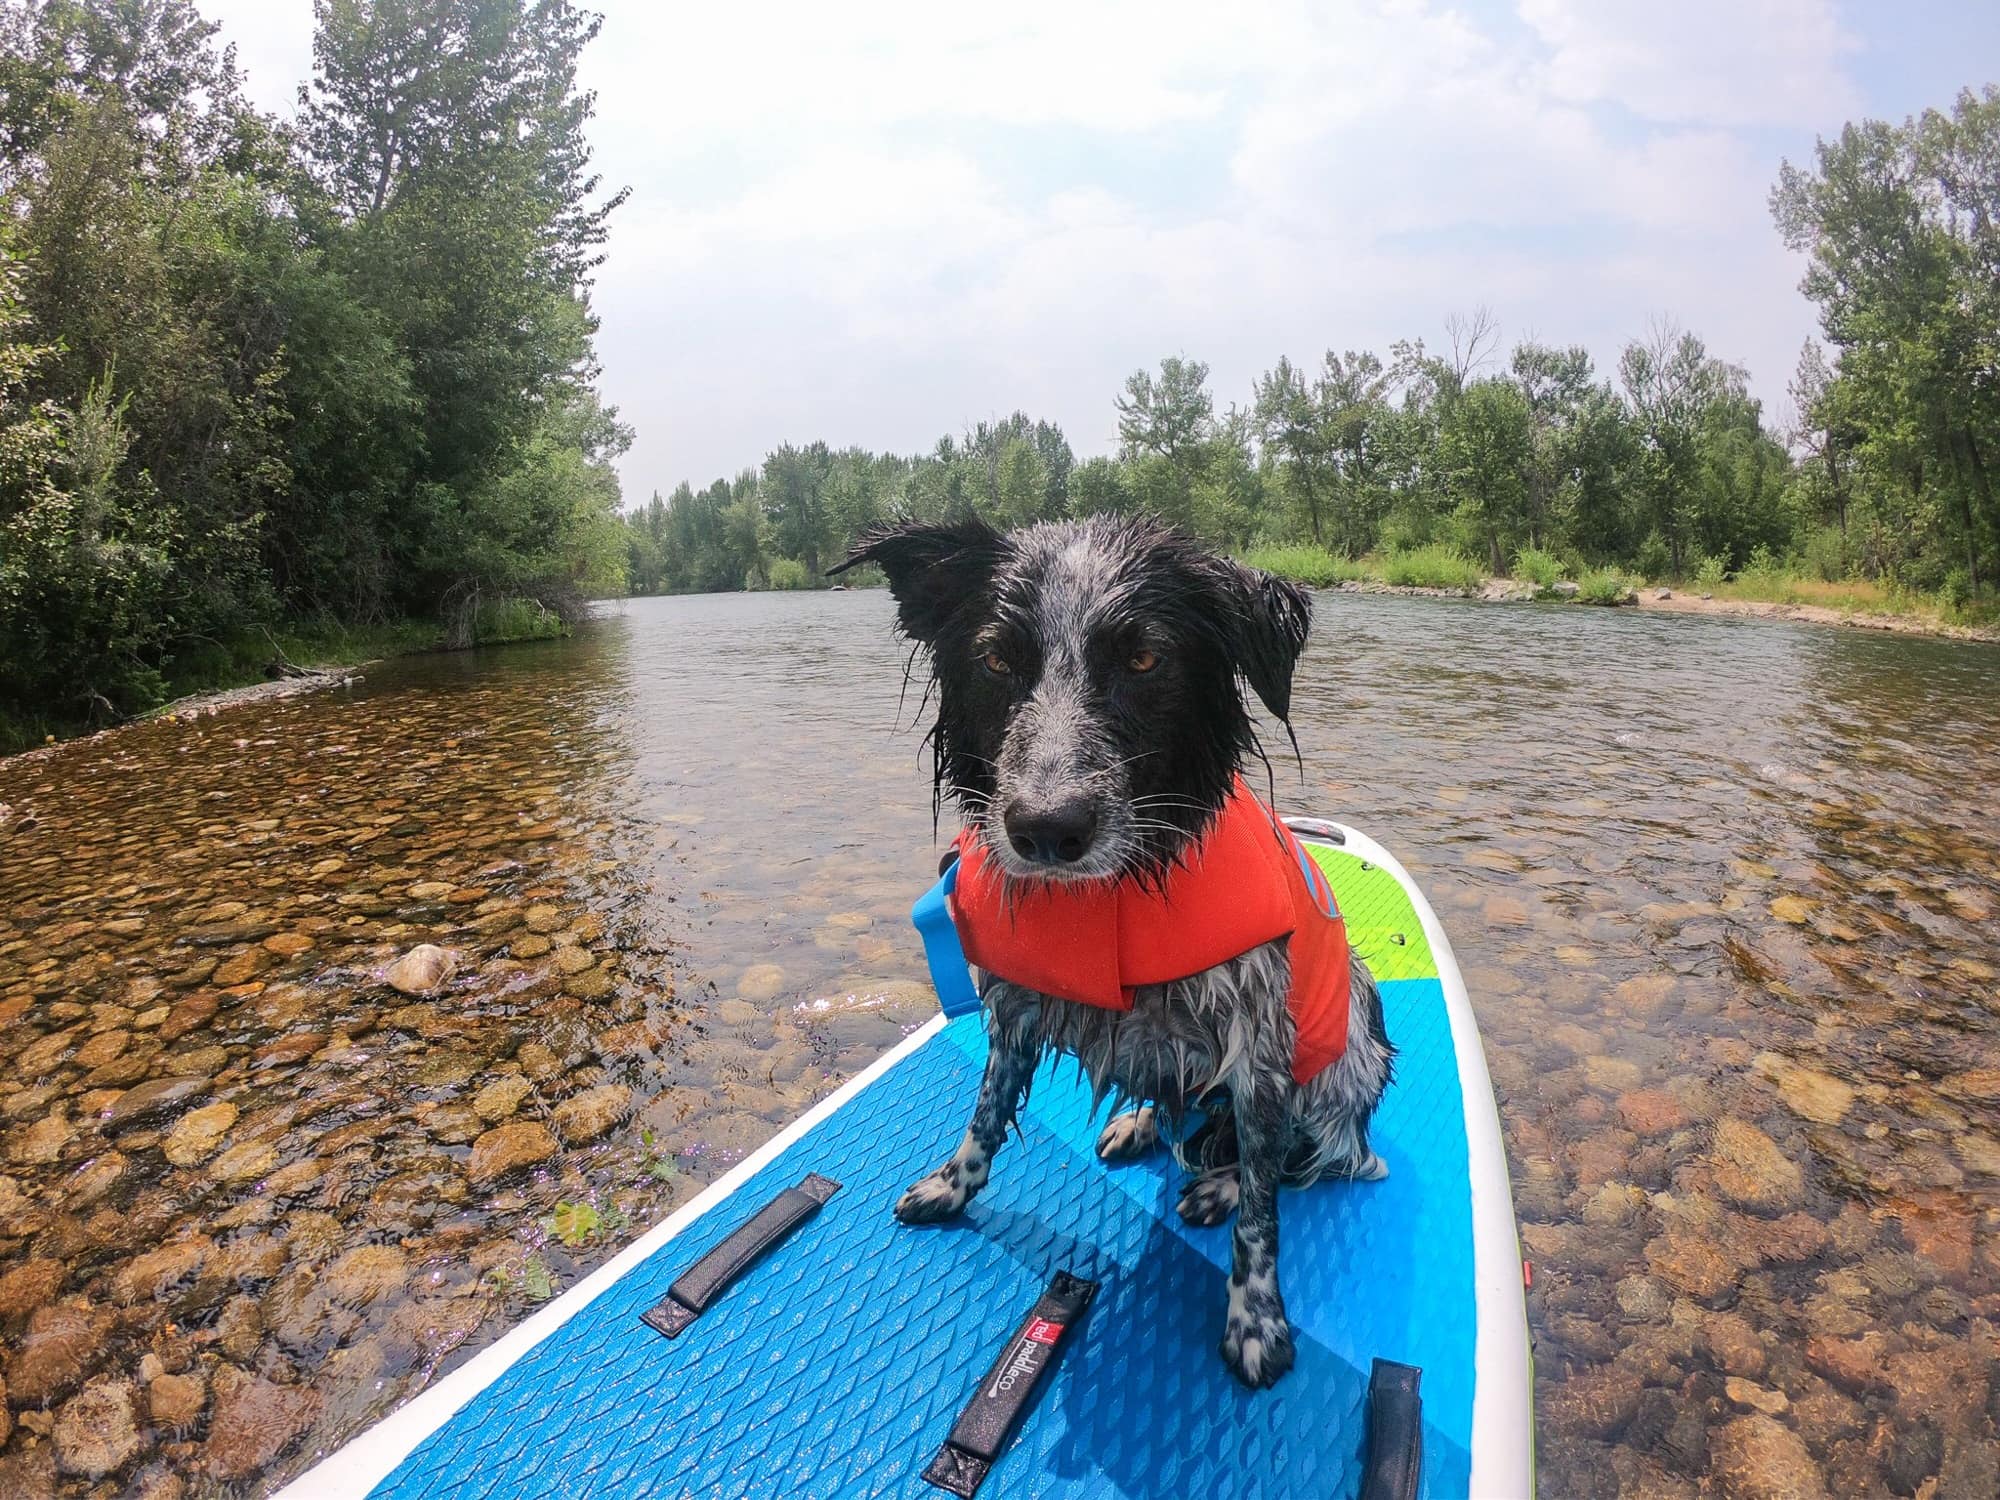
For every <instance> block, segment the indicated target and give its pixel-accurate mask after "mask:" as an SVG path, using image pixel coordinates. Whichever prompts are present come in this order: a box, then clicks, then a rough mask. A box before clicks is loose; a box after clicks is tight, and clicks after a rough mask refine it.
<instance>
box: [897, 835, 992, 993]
mask: <svg viewBox="0 0 2000 1500" xmlns="http://www.w3.org/2000/svg"><path fill="white" fill-rule="evenodd" d="M957 889H958V861H957V860H953V861H952V862H951V867H950V868H949V869H947V870H946V871H945V872H944V875H943V877H942V878H941V879H939V881H938V883H937V884H936V885H934V886H932V887H931V888H930V889H929V890H927V891H925V892H924V893H923V895H921V896H919V897H918V898H917V904H916V905H915V906H913V907H911V908H910V920H911V921H912V922H914V923H916V924H917V935H918V936H919V937H921V938H922V939H923V940H924V961H925V962H926V963H928V964H929V965H930V966H931V983H932V984H934V985H935V986H937V993H938V1005H939V1006H940V1007H942V1009H943V1010H944V1013H945V1014H946V1015H948V1016H969V1015H971V1014H972V1013H973V1012H974V1011H976V1010H978V1009H979V991H978V990H977V989H976V988H974V987H973V983H972V969H971V966H970V965H968V964H967V963H966V961H965V947H964V945H963V944H962V943H960V942H959V940H958V926H957V924H956V923H954V922H953V921H952V919H951V908H950V907H949V906H947V905H946V904H945V898H946V897H947V896H949V895H950V894H951V893H952V892H953V891H955V890H957Z"/></svg>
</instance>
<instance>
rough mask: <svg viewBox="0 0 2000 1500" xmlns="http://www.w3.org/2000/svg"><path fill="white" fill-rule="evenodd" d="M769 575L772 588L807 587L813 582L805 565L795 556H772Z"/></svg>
mask: <svg viewBox="0 0 2000 1500" xmlns="http://www.w3.org/2000/svg"><path fill="white" fill-rule="evenodd" d="M770 577H771V587H772V588H774V589H809V588H811V587H812V583H813V580H812V574H810V573H808V572H807V571H806V565H805V564H804V563H802V562H800V561H799V560H798V559H797V558H795V557H774V558H772V559H771V569H770Z"/></svg>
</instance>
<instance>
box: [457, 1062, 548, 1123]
mask: <svg viewBox="0 0 2000 1500" xmlns="http://www.w3.org/2000/svg"><path fill="white" fill-rule="evenodd" d="M534 1090H535V1086H534V1084H532V1083H530V1082H529V1081H528V1080H527V1079H526V1078H523V1077H521V1076H520V1075H518V1074H516V1075H513V1076H511V1077H507V1078H496V1079H494V1080H493V1082H491V1083H489V1084H487V1085H486V1087H485V1088H483V1089H481V1090H480V1091H479V1092H478V1093H477V1094H474V1095H473V1096H472V1109H473V1113H475V1114H477V1115H478V1116H479V1118H480V1119H482V1120H484V1121H486V1122H487V1123H488V1124H489V1125H491V1124H496V1123H498V1122H499V1121H501V1120H504V1119H506V1118H507V1117H508V1116H509V1115H511V1114H513V1113H514V1111H515V1110H517V1109H519V1108H520V1107H521V1101H522V1100H524V1099H526V1098H527V1097H528V1095H529V1094H531V1093H533V1092H534Z"/></svg>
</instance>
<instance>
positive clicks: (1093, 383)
mask: <svg viewBox="0 0 2000 1500" xmlns="http://www.w3.org/2000/svg"><path fill="white" fill-rule="evenodd" d="M201 8H202V9H203V11H204V12H205V13H207V14H208V15H210V16H211V17H213V18H215V19H218V20H220V21H221V22H222V23H223V35H224V37H225V38H227V39H229V40H233V41H235V42H236V43H237V44H238V47H239V52H240V56H241V60H242V62H243V64H244V66H245V67H246V69H247V70H248V73H249V83H250V88H251V92H252V94H253V96H254V97H256V98H257V99H258V101H259V102H260V103H263V104H265V105H267V106H268V107H271V108H274V109H283V110H289V109H290V108H291V106H292V99H293V95H294V91H295V89H296V87H297V84H298V82H299V81H300V80H301V79H302V78H304V77H305V76H306V74H307V73H308V71H309V70H310V67H311V59H312V52H311V32H312V20H311V5H310V3H309V0H201ZM599 8H601V9H602V10H603V12H604V14H605V19H604V29H603V31H602V33H601V34H600V35H599V37H598V39H597V41H596V43H595V44H594V45H593V47H592V49H591V50H590V52H589V53H588V54H587V55H586V58H585V65H584V74H585V83H586V85H587V86H589V87H591V88H594V89H596V90H597V92H598V101H597V109H598V113H597V120H596V122H595V125H594V128H593V131H592V139H593V141H594V142H595V144H596V147H597V164H598V166H599V167H600V168H601V169H602V170H603V172H604V174H605V179H606V182H607V184H610V185H614V186H622V185H626V184H629V185H630V186H631V187H632V189H633V193H632V198H631V200H630V201H629V202H628V203H627V204H626V205H625V207H624V208H622V209H621V210H620V211H619V213H618V214H617V216H616V217H615V219H614V221H613V226H612V232H611V243H610V247H609V249H610V260H609V262H608V263H607V264H606V265H605V266H604V267H603V268H602V270H601V272H600V273H599V277H598V282H597V288H596V293H595V299H594V300H595V303H596V307H597V310H598V313H599V315H600V316H601V318H602V320H603V325H604V326H603V330H602V332H601V333H600V334H599V337H598V348H599V352H600V355H601V357H602V359H603V364H604V381H603V384H604V390H605V394H606V397H607V399H608V400H610V401H611V402H612V403H613V404H615V405H616V406H617V407H618V408H619V409H620V411H621V413H622V415H623V416H624V418H625V420H627V421H628V422H630V423H631V424H632V425H633V427H634V428H636V430H637V432H638V441H637V442H636V443H635V444H634V446H633V448H632V451H631V453H630V454H629V455H627V457H626V458H625V460H624V463H623V466H622V467H623V474H624V483H625V495H626V501H627V503H628V504H636V503H638V502H640V501H643V500H644V499H645V497H646V496H647V494H648V493H649V492H651V491H652V490H654V489H656V488H657V489H659V490H661V491H666V490H669V489H671V488H672V486H673V485H674V484H675V483H677V482H678V481H679V480H681V479H691V480H693V481H695V482H696V483H697V484H703V483H706V482H707V481H709V480H710V479H713V478H715V477H717V476H719V475H724V474H733V473H735V472H736V471H737V470H739V469H741V468H743V467H744V466H745V465H748V464H754V463H756V462H758V461H759V460H760V459H761V457H762V455H763V454H764V452H765V451H766V450H767V449H769V448H771V447H773V446H775V445H776V444H777V443H779V442H782V441H786V440H790V441H794V442H806V441H810V440H812V439H814V438H824V439H826V440H827V441H828V442H830V443H833V444H835V445H837V446H838V445H845V444H849V443H858V444H861V445H864V446H866V447H870V448H889V449H895V450H898V451H908V452H916V451H920V450H927V449H928V448H930V446H931V445H932V444H933V443H934V442H935V441H936V440H937V438H938V437H939V436H940V435H941V434H943V433H945V432H956V431H958V430H961V429H962V428H964V427H966V426H967V425H969V424H970V423H972V422H974V421H977V420H979V419H981V418H984V417H991V416H998V415H1005V414H1006V413H1007V412H1010V411H1012V410H1014V409H1015V408H1017V407H1018V408H1021V409H1023V410H1026V411H1027V412H1029V413H1030V414H1032V415H1034V416H1038V417H1048V418H1051V419H1053V420H1055V421H1057V422H1060V423H1061V424H1062V426H1063V428H1064V429H1065V431H1067V432H1068V434H1069V436H1070V440H1071V442H1072V444H1074V446H1075V447H1076V449H1077V451H1078V452H1079V454H1084V455H1087V454H1090V453H1095V452H1103V451H1108V450H1109V449H1110V448H1111V447H1112V445H1113V442H1114V439H1115V419H1114V414H1113V411H1112V405H1111V401H1112V396H1113V394H1114V393H1115V392H1116V391H1117V389H1118V387H1119V385H1120V383H1121V382H1122V381H1123V379H1124V377H1125V376H1126V374H1127V373H1129V372H1130V371H1131V370H1133V369H1134V368H1136V367H1138V366H1140V365H1142V364H1143V365H1150V364H1154V363H1156V362H1157V361H1158V359H1159V358H1160V357H1161V356H1162V355H1165V354H1175V353H1185V354H1187V355H1190V356H1193V357H1195V358H1199V359H1203V360H1206V361H1208V363H1209V365H1210V366H1211V369H1212V376H1211V381H1210V384H1211V388H1212V389H1213V390H1214V392H1215V394H1216V398H1217V404H1218V406H1227V405H1228V404H1229V403H1230V402H1232V401H1234V402H1244V403H1247V402H1248V400H1249V394H1250V386H1251V382H1252V381H1253V380H1254V379H1255V377H1256V376H1257V375H1258V374H1259V373H1260V372H1261V371H1263V370H1265V369H1267V368H1269V367H1270V365H1271V364H1272V363H1273V362H1275V360H1276V359H1277V357H1278V356H1279V355H1280V354H1288V355H1290V356H1291V357H1292V358H1293V360H1295V361H1305V362H1308V363H1313V362H1317V360H1318V358H1319V356H1320V355H1321V354H1322V353H1323V352H1324V351H1325V350H1326V349H1328V348H1329V347H1332V348H1338V349H1347V348H1372V349H1376V350H1378V351H1383V352H1385V353H1386V350H1387V347H1388V345H1389V343H1390V342H1391V341H1392V340H1395V339H1397V338H1403V337H1422V338H1424V339H1426V340H1427V341H1429V342H1431V343H1432V344H1433V345H1435V344H1436V343H1438V342H1439V341H1440V339H1441V338H1442V325H1443V321H1444V318H1445V316H1446V315H1447V314H1448V313H1450V312H1451V311H1453V310H1454V309H1467V308H1471V307H1473V306H1474V305H1476V304H1480V303H1484V304H1486V305H1487V306H1489V307H1490V308H1491V309H1492V310H1493V312H1494V313H1495V315H1496V316H1497V317H1498V319H1499V322H1500V326H1501V332H1502V334H1503V336H1504V338H1505V339H1506V340H1508V341H1509V342H1511V341H1512V340H1515V339H1517V338H1521V337H1525V336H1529V335H1533V336H1536V337H1539V338H1542V339H1544V340H1548V341H1552V342H1562V343H1583V344H1585V345H1587V346H1588V347H1589V348H1590V349H1591V350H1592V352H1593V353H1594V354H1595V355H1596V356H1597V358H1598V360H1599V363H1600V365H1601V366H1609V365H1610V364H1611V363H1612V362H1614V361H1615V359H1616V356H1617V351H1618V349H1619V347H1620V346H1621V345H1622V344H1623V343H1624V341H1625V340H1627V339H1628V338H1631V337H1633V336H1634V335H1637V334H1640V333H1642V332H1643V331H1644V329H1645V327H1646V325H1647V323H1648V321H1649V320H1650V319H1652V318H1654V317H1656V316H1669V317H1674V318H1677V319H1678V320H1680V321H1681V322H1682V323H1683V324H1685V325H1687V326H1688V327H1690V328H1692V329H1694V330H1695V331H1696V332H1698V333H1700V334H1701V335H1702V336H1703V337H1704V338H1705V339H1706V340H1707V341H1708V345H1709V348H1710V350H1711V351H1712V352H1714V353H1716V354H1718V355H1721V356H1723V357H1725V358H1728V359H1732V360H1737V361H1740V362H1742V363H1744V364H1746V365H1748V366H1749V368H1750V371H1751V374H1752V377H1753V380H1754V384H1755V388H1756V390H1757V391H1758V393H1759V394H1760V395H1762V396H1763V397H1764V398H1765V403H1766V410H1767V413H1769V414H1770V415H1771V416H1772V418H1773V419H1774V420H1781V419H1782V418H1783V417H1784V416H1785V415H1786V402H1785V396H1784V389H1785V383H1786V380H1787V379H1788V377H1789V375H1790V373H1791V369H1792V366H1793V364H1794V362H1795V361H1796V359H1797V356H1798V350H1799V345H1800V343H1801V341H1802V340H1803V339H1804V338H1805V337H1806V336H1807V335H1808V334H1809V333H1811V332H1812V330H1813V328H1814V319H1813V310H1812V308H1811V307H1810V305H1809V304H1807V303H1806V302H1805V300H1804V299H1803V298H1802V297H1801V296H1800V295H1799V293H1798V291H1797V289H1796V287H1797V282H1798V277H1799V269H1800V268H1799V265H1798V263H1797V262H1796V261H1795V260H1794V259H1793V258H1792V257H1791V256H1789V255H1788V254H1787V253H1786V252H1785V250H1784V248H1783V246H1782V245H1781V244H1780V242H1779V239H1778V236H1777V233H1776V231H1775V230H1774V229H1773V228H1772V225H1771V219H1770V213H1769V210H1768V208H1767V206H1766V196H1767V194H1768V192H1769V190H1770V185H1771V182H1772V180H1773V178H1774V177H1775V175H1776V173H1777V169H1778V164H1779V162H1780V161H1781V160H1782V159H1783V158H1785V157H1787V156H1789V157H1791V158H1792V159H1793V160H1795V161H1799V160H1803V159H1805V158H1807V157H1808V156H1809V155H1810V152H1811V149H1812V143H1813V139H1814V137H1815V136H1816V135H1818V134H1822V133H1831V132H1833V131H1836V130H1838V129H1839V127H1840V125H1841V123H1842V122H1843V121H1844V120H1847V119H1849V118H1851V117H1855V116H1858V115H1864V114H1866V115H1876V116H1888V117H1892V118H1895V119H1901V118H1902V117H1903V116H1905V115H1907V114H1910V113H1912V112H1915V111H1918V110H1921V109H1922V108H1924V107H1926V106H1928V105H1933V104H1935V105H1944V104H1947V103H1948V102H1949V101H1950V100H1951V98H1952V97H1953V95H1954V94H1955V93H1956V92H1957V90H1958V89H1959V88H1960V87H1962V86H1965V85H1967V84H1977V83H1984V82H1989V81H1993V75H1995V74H2000V5H1993V4H1989V3H1973V0H1964V3H1942V0H1926V3H1918V4H1891V3H1887V0H1883V3H1865V4H1850V5H1836V4H1831V3H1826V0H1671V3H1661V0H1646V3H1631V0H1517V3H1514V4H1505V3H1468V4H1463V5H1456V6H1444V5H1433V4H1427V3H1423V0H1409V3H1381V4H1372V3H1338V0H1327V3H1319V4H1309V3H1308V4H1281V3H1280V4H1269V5H1266V4H1251V3H1244V0H1208V3H1201V4H1184V3H1181V0H1138V3H1132V4H1123V3H1118V4H1094V3H1091V0H1012V3H1010V4H1009V5H1007V6H1005V7H976V8H975V7H962V6H952V5H940V4H938V3H936V0H922V3H915V0H911V3H900V0H898V3H881V0H870V3H865V4H855V5H829V4H826V3H824V0H813V3H794V4H758V3H749V0H733V3H731V4H727V5H701V6H697V5H691V4H684V3H672V4H661V3H657V0H600V6H599ZM1981 68H1984V69H1985V70H1986V72H1985V74H1983V75H1980V76H1975V74H1976V73H1977V72H1978V70H1979V69H1981Z"/></svg>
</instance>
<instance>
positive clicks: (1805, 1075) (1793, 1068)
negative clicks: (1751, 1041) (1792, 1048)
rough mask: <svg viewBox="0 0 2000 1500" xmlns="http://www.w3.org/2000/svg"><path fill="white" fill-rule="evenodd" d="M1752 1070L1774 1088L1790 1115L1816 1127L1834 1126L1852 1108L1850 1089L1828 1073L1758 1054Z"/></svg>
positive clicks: (1791, 1061)
mask: <svg viewBox="0 0 2000 1500" xmlns="http://www.w3.org/2000/svg"><path fill="white" fill-rule="evenodd" d="M1752 1066H1753V1067H1755V1068H1756V1070H1757V1071H1758V1072H1759V1073H1761V1074H1763V1075H1764V1076H1765V1077H1766V1078H1768V1079H1770V1080H1771V1082H1772V1083H1773V1084H1775V1085H1776V1086H1777V1090H1778V1094H1779V1097H1781V1098H1782V1099H1783V1100H1784V1101H1785V1104H1786V1107H1787V1108H1789V1109H1790V1110H1791V1111H1792V1113H1794V1114H1796V1115H1802V1116H1803V1117H1804V1118H1806V1119H1808V1120H1811V1121H1812V1122H1813V1123H1814V1124H1816V1125H1838V1124H1839V1123H1840V1121H1841V1119H1842V1118H1843V1117H1844V1116H1845V1115H1846V1114H1847V1112H1848V1110H1849V1109H1851V1108H1853V1106H1854V1089H1853V1087H1852V1086H1851V1085H1849V1084H1846V1083H1843V1082H1841V1081H1840V1080H1839V1079H1838V1078H1835V1077H1834V1076H1833V1075H1832V1074H1830V1073H1822V1072H1820V1071H1819V1070H1818V1069H1817V1068H1809V1067H1807V1066H1805V1065H1804V1064H1803V1063H1799V1062H1794V1061H1793V1060H1792V1059H1791V1058H1788V1057H1782V1056H1780V1055H1779V1054H1777V1053H1775V1052H1760V1053H1758V1054H1757V1056H1756V1059H1755V1061H1754V1062H1753V1063H1752Z"/></svg>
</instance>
